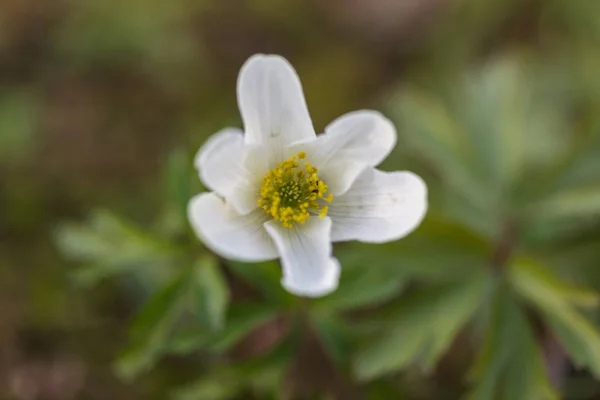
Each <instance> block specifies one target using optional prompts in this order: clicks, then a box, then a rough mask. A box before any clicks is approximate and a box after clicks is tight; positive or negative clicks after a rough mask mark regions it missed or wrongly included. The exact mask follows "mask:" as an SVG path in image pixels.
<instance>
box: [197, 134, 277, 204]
mask: <svg viewBox="0 0 600 400" xmlns="http://www.w3.org/2000/svg"><path fill="white" fill-rule="evenodd" d="M261 150H262V149H261V148H260V147H258V146H245V145H244V139H243V134H242V131H241V130H240V129H236V128H226V129H223V130H221V131H219V132H217V133H215V134H214V135H212V136H211V137H210V138H209V139H208V140H207V141H206V143H205V144H204V145H203V146H202V147H201V148H200V150H198V153H197V154H196V159H195V160H194V164H195V166H196V168H197V169H198V172H199V173H200V179H201V180H202V182H204V185H205V186H206V187H207V188H209V189H210V190H213V191H215V192H217V193H218V194H219V195H221V196H222V197H224V198H225V199H227V202H228V203H229V204H231V205H232V206H233V207H234V208H235V209H236V211H238V212H239V213H241V214H246V213H249V212H250V211H252V210H254V209H255V208H256V207H257V199H258V188H259V187H260V186H259V185H260V179H261V178H262V176H264V174H265V173H266V170H267V165H266V163H264V165H259V164H257V163H256V161H257V160H259V159H260V158H261V156H262V158H264V153H263V154H262V155H261Z"/></svg>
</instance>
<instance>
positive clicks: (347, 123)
mask: <svg viewBox="0 0 600 400" xmlns="http://www.w3.org/2000/svg"><path fill="white" fill-rule="evenodd" d="M395 145H396V128H394V125H393V124H392V123H391V122H390V120H388V119H387V118H386V117H384V116H383V115H381V114H380V113H379V112H377V111H370V110H360V111H354V112H351V113H348V114H345V115H342V116H341V117H339V118H337V119H336V120H335V121H333V122H332V123H331V124H329V125H328V126H327V127H326V128H325V133H324V134H323V135H320V136H318V138H317V140H316V141H314V142H312V143H307V146H308V147H307V148H308V149H309V150H308V151H307V152H309V154H310V157H311V161H313V160H314V163H315V165H317V167H319V166H321V167H323V166H325V165H326V164H327V163H328V162H329V161H330V160H335V159H343V160H352V161H355V162H361V163H364V164H366V165H368V166H371V167H374V166H376V165H378V164H379V163H381V162H382V161H383V160H384V159H385V158H386V157H387V156H388V154H390V152H391V151H392V149H393V148H394V146H395Z"/></svg>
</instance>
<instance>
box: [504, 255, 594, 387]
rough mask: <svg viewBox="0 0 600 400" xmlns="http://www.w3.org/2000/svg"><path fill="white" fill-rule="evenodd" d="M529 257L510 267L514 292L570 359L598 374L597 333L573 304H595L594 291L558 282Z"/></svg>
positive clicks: (517, 261)
mask: <svg viewBox="0 0 600 400" xmlns="http://www.w3.org/2000/svg"><path fill="white" fill-rule="evenodd" d="M541 268H542V267H540V266H538V265H536V264H535V263H534V262H533V261H532V260H528V259H518V260H516V261H515V263H514V264H513V265H512V266H511V282H512V284H513V286H514V287H515V289H516V290H517V291H518V293H519V294H520V295H521V296H523V297H524V298H525V299H526V300H527V301H529V302H531V303H532V304H533V305H534V306H535V307H537V308H538V309H539V310H540V311H541V313H542V315H543V316H544V318H545V319H546V321H547V322H548V324H549V325H550V327H551V328H552V330H553V331H554V333H555V334H556V335H557V337H558V340H559V341H560V342H561V343H562V344H563V346H565V348H566V349H567V351H568V352H569V354H570V355H571V358H572V360H573V362H574V363H575V364H576V365H577V366H580V367H588V368H589V369H590V370H591V372H592V373H593V374H594V375H595V376H596V377H600V332H599V331H598V329H597V327H596V326H594V324H593V323H592V322H591V321H590V320H589V319H588V318H586V317H585V316H584V315H583V314H582V313H581V312H580V311H579V310H578V309H577V306H578V305H579V306H581V305H583V306H590V305H596V304H597V301H598V297H597V296H596V295H595V294H594V293H590V292H588V291H585V290H581V293H578V292H577V289H576V288H574V287H573V286H572V285H569V284H565V283H562V282H560V281H558V279H555V278H554V277H552V276H551V275H549V274H543V273H540V272H539V271H540V269H541Z"/></svg>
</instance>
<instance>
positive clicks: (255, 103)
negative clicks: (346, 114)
mask: <svg viewBox="0 0 600 400" xmlns="http://www.w3.org/2000/svg"><path fill="white" fill-rule="evenodd" d="M237 93H238V105H239V108H240V112H241V114H242V119H243V120H244V130H245V141H246V143H250V144H259V143H262V144H265V145H269V146H271V148H272V149H273V152H274V155H275V158H276V159H275V160H274V161H276V162H277V161H282V157H284V155H283V151H284V149H285V147H286V146H287V145H289V144H290V143H292V142H295V141H299V140H306V139H311V138H314V137H315V131H314V128H313V125H312V121H311V119H310V115H309V114H308V109H307V107H306V101H305V100H304V94H303V92H302V85H301V83H300V79H299V78H298V75H297V74H296V71H295V70H294V68H293V67H292V66H291V65H290V63H289V62H288V61H287V60H286V59H285V58H283V57H281V56H276V55H262V54H258V55H254V56H252V57H250V59H248V61H246V63H245V64H244V65H243V66H242V69H241V71H240V75H239V78H238V86H237Z"/></svg>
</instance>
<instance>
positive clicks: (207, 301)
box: [194, 257, 229, 330]
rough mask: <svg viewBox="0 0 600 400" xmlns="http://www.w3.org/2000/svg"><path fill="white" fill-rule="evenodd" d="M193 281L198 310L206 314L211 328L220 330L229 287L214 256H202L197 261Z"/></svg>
mask: <svg viewBox="0 0 600 400" xmlns="http://www.w3.org/2000/svg"><path fill="white" fill-rule="evenodd" d="M194 283H195V284H194V295H195V298H196V304H197V307H198V310H201V311H202V312H201V315H203V316H206V319H207V322H208V325H209V327H210V328H211V329H212V330H220V329H221V328H222V327H223V322H224V320H225V313H226V311H227V305H228V304H229V288H228V286H227V281H226V280H225V277H224V276H223V274H222V272H221V270H220V268H219V265H218V264H217V260H216V259H215V258H214V257H204V258H202V259H200V260H199V261H198V263H197V265H196V275H195V282H194Z"/></svg>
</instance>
